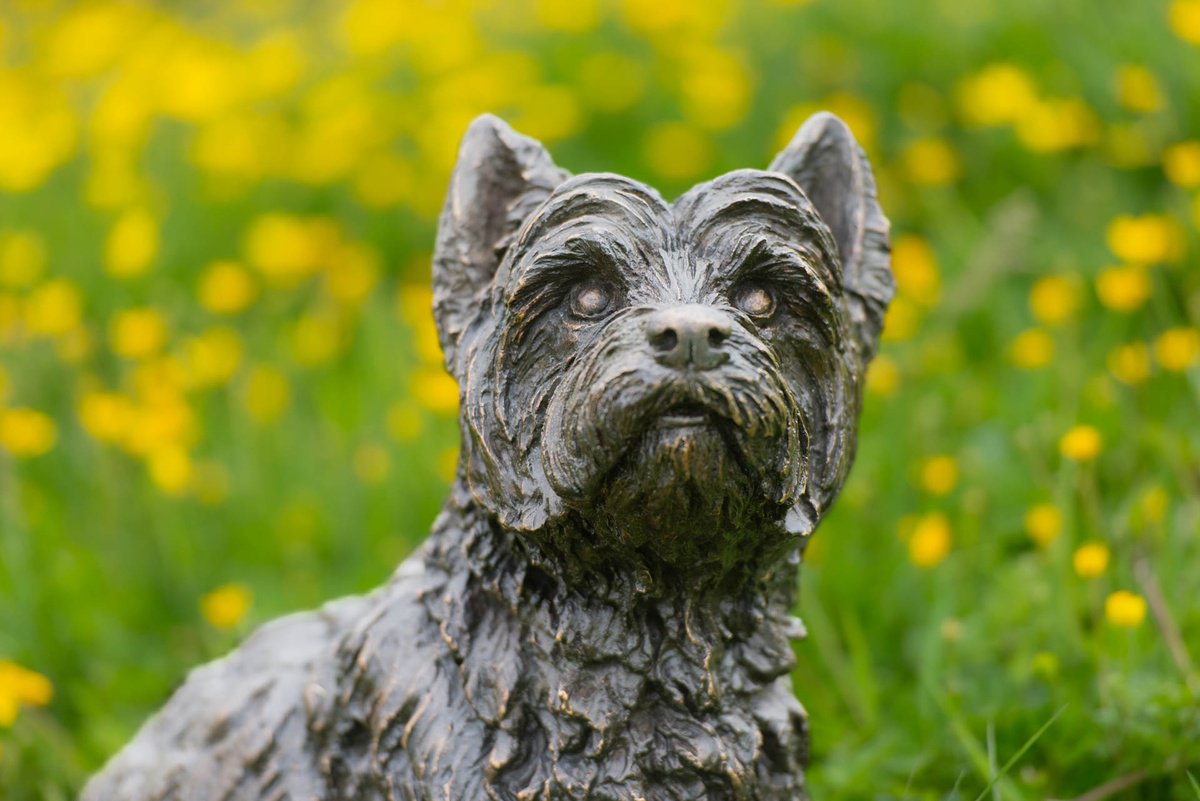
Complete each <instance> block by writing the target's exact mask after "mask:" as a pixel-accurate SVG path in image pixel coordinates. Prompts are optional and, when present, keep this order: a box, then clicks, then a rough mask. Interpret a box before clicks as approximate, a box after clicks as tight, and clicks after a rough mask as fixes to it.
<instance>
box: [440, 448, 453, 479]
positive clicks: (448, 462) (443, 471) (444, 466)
mask: <svg viewBox="0 0 1200 801" xmlns="http://www.w3.org/2000/svg"><path fill="white" fill-rule="evenodd" d="M457 473H458V448H447V449H446V450H444V451H442V452H441V453H440V454H438V458H437V474H438V478H440V479H441V480H442V481H444V482H446V483H447V484H449V483H450V482H452V481H454V477H455V475H456V474H457Z"/></svg>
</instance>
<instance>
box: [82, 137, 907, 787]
mask: <svg viewBox="0 0 1200 801" xmlns="http://www.w3.org/2000/svg"><path fill="white" fill-rule="evenodd" d="M888 254H889V246H888V223H887V220H886V219H885V218H884V216H883V214H882V212H881V211H880V209H879V206H878V204H877V202H876V199H875V186H874V182H873V179H872V177H871V172H870V169H869V167H868V165H867V162H866V159H865V157H864V156H863V154H862V152H861V150H860V149H859V147H858V145H857V144H856V143H855V141H854V139H853V137H852V136H851V134H850V132H849V130H848V129H847V128H846V126H845V125H844V124H843V123H842V122H841V121H839V120H838V119H837V118H835V117H833V116H831V115H828V114H820V115H817V116H815V117H813V118H811V119H810V120H809V121H808V122H806V123H805V124H804V126H803V127H802V128H801V129H800V131H799V132H798V133H797V134H796V137H795V139H793V140H792V142H791V144H789V145H788V146H787V148H786V149H785V150H784V151H783V152H782V153H780V154H779V156H778V157H777V158H776V159H775V161H774V162H772V164H771V166H770V168H769V169H767V170H738V171H736V172H731V173H728V174H726V175H722V176H721V177H719V178H716V179H715V180H713V181H710V182H708V183H705V184H701V185H699V186H697V187H695V188H693V189H692V190H690V191H689V192H687V193H686V194H685V195H684V196H683V197H681V198H679V199H678V200H676V201H675V202H674V203H668V202H665V201H664V200H663V199H662V198H661V197H660V196H659V195H658V193H657V192H655V191H654V190H653V189H651V188H649V187H647V186H645V185H643V184H641V183H638V182H636V181H633V180H630V179H628V178H624V177H621V176H619V175H612V174H605V173H587V174H582V175H576V176H571V175H570V174H568V173H567V172H566V171H564V170H562V169H561V168H559V167H557V166H555V165H554V163H553V162H552V161H551V159H550V157H549V155H548V154H547V153H546V151H545V149H544V148H543V147H542V146H541V145H540V144H539V143H537V142H535V141H534V140H532V139H529V138H527V137H524V136H521V135H519V134H517V133H515V132H514V131H513V130H512V129H510V128H509V127H508V126H507V125H506V124H505V123H503V122H501V121H500V120H498V119H496V118H495V117H491V116H484V117H481V118H479V119H477V120H476V121H475V122H473V123H472V124H471V126H470V128H469V130H468V131H467V133H466V136H465V139H464V141H463V143H462V147H461V151H460V154H459V160H458V165H457V167H456V169H455V171H454V175H453V178H452V179H451V186H450V190H449V196H448V198H447V200H446V206H445V210H444V212H443V214H442V217H441V222H440V228H439V231H438V240H437V250H436V254H435V257H434V314H435V317H436V320H437V325H438V331H439V334H440V337H441V344H442V349H443V351H444V352H445V362H446V367H447V369H448V370H449V371H450V373H451V374H452V375H453V376H454V377H455V378H456V379H457V381H458V383H459V386H460V388H461V411H460V420H461V428H462V447H461V460H460V464H459V468H458V477H457V480H456V482H455V484H454V487H453V490H452V491H451V494H450V498H449V500H448V501H447V503H446V506H445V508H444V510H443V512H442V513H441V515H440V516H439V517H438V519H437V521H436V522H435V523H434V527H433V533H432V535H431V536H430V538H429V539H428V541H427V542H426V543H425V545H424V546H423V547H422V548H421V549H420V550H419V551H417V552H416V553H415V554H413V555H412V556H411V557H410V558H409V559H408V560H407V561H405V562H404V563H403V564H402V565H401V566H400V568H399V570H398V571H397V572H396V574H395V575H394V577H393V578H392V580H391V581H390V582H389V583H388V584H387V585H385V586H383V587H381V588H380V589H378V590H376V591H375V592H374V593H372V594H370V595H368V596H366V597H358V598H349V599H344V600H339V601H335V602H333V603H330V604H328V605H326V606H325V607H323V608H322V609H320V610H318V611H316V612H309V613H305V614H297V615H292V616H290V617H286V618H283V619H280V620H277V621H275V622H273V623H270V624H268V625H266V626H264V627H263V628H261V629H259V630H258V631H257V632H256V633H255V634H254V635H253V636H251V637H250V638H249V639H248V640H247V641H246V642H245V643H244V644H243V645H242V646H241V647H240V648H239V649H238V650H237V651H235V652H234V653H233V654H231V655H230V656H228V657H226V658H224V659H222V660H219V661H217V662H214V663H212V664H209V665H206V666H204V667H202V668H199V669H197V670H196V671H194V672H193V673H192V674H191V675H190V676H189V678H188V679H187V681H186V683H185V684H184V685H183V686H182V687H181V688H180V689H179V690H178V691H177V692H176V693H175V695H174V696H173V697H172V698H171V699H170V701H169V702H168V703H167V704H166V706H165V707H164V708H163V709H162V710H161V711H160V712H159V713H158V714H157V715H156V716H155V717H154V718H152V719H151V720H150V721H149V722H148V723H147V724H146V725H145V726H144V727H143V728H142V730H141V732H140V733H139V734H138V735H137V737H136V739H134V741H133V742H132V743H130V744H129V746H128V747H127V748H125V750H124V751H122V752H121V753H120V754H118V755H117V756H116V757H114V758H113V760H112V761H111V762H110V763H109V764H108V766H107V767H106V768H105V769H104V770H103V771H102V772H101V773H100V774H99V775H98V776H96V777H95V778H94V779H93V780H92V781H91V783H90V784H89V785H88V787H87V789H86V790H85V791H84V796H83V797H84V798H85V799H87V801H102V800H103V801H109V800H112V799H121V800H122V801H142V800H143V799H180V801H217V800H218V799H222V800H225V801H229V800H230V799H247V800H248V799H256V800H257V799H295V800H296V801H300V800H301V799H305V800H307V799H337V800H338V801H351V799H354V800H355V801H362V800H363V799H381V800H382V799H450V800H454V801H456V800H458V799H464V800H465V799H470V800H471V801H475V800H476V799H505V800H506V801H510V800H511V801H515V799H530V800H532V799H613V800H614V801H615V800H617V799H620V800H621V801H634V800H635V799H645V800H647V801H668V799H671V800H674V799H679V800H681V801H682V799H688V800H689V801H693V800H694V799H802V798H805V797H806V794H805V789H804V768H805V762H806V750H807V735H806V724H805V714H804V711H803V709H802V707H801V706H800V704H799V703H798V701H797V700H796V698H795V696H794V695H793V692H792V687H791V684H790V682H789V676H788V672H789V670H790V669H791V667H792V665H793V659H794V657H793V653H792V646H791V641H792V639H794V638H795V637H797V636H799V635H800V633H801V632H802V629H801V627H800V624H799V622H798V621H797V620H796V619H795V618H793V617H791V615H790V609H791V607H792V603H793V594H794V588H795V584H796V572H797V568H798V566H799V563H800V557H801V553H802V551H803V548H804V544H805V542H806V540H807V539H808V537H809V536H810V535H811V534H812V532H813V529H814V528H815V527H816V525H817V523H818V521H819V520H820V519H821V517H822V515H823V514H824V513H825V512H826V511H827V510H828V509H829V506H830V504H831V503H832V502H833V500H834V497H835V496H836V495H837V493H838V490H839V489H840V487H841V485H842V482H843V480H844V479H845V476H846V473H847V471H848V470H849V467H850V463H851V459H852V457H853V451H854V443H855V432H856V425H857V419H858V413H859V406H860V403H861V396H862V385H863V379H864V373H865V371H866V367H867V363H868V361H869V360H870V358H871V356H872V354H873V352H874V350H875V347H876V344H877V341H878V337H879V332H880V328H881V326H882V323H883V316H884V311H885V309H886V307H887V304H888V301H889V299H890V297H891V294H892V278H891V271H890V266H889V255H888ZM812 691H813V692H819V691H820V689H819V688H812Z"/></svg>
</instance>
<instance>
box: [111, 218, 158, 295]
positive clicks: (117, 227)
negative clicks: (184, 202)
mask: <svg viewBox="0 0 1200 801" xmlns="http://www.w3.org/2000/svg"><path fill="white" fill-rule="evenodd" d="M157 255H158V222H157V221H156V220H155V219H154V216H153V215H151V214H150V212H149V211H147V210H146V209H131V210H129V211H126V212H125V213H124V214H122V215H121V216H120V217H118V218H117V221H116V223H114V224H113V227H112V228H111V229H110V230H109V232H108V240H107V242H106V244H105V250H104V269H105V270H106V271H107V272H108V274H109V275H112V276H116V277H117V278H132V277H134V276H138V275H141V274H142V273H144V272H146V270H148V269H150V265H151V264H152V263H153V262H154V258H155V256H157Z"/></svg>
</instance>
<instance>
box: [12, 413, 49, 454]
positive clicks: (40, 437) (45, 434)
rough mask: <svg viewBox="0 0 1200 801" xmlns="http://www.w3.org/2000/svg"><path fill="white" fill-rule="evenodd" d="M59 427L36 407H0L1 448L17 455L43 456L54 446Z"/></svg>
mask: <svg viewBox="0 0 1200 801" xmlns="http://www.w3.org/2000/svg"><path fill="white" fill-rule="evenodd" d="M57 439H58V428H57V427H56V426H55V425H54V420H52V419H51V418H50V417H49V416H48V415H45V414H42V413H41V412H39V411H36V410H34V409H26V408H16V409H0V448H3V449H4V450H6V451H8V452H9V453H11V454H12V455H13V456H17V457H22V458H25V457H30V456H41V455H42V454H44V453H46V452H47V451H49V450H50V449H51V448H53V447H54V443H55V441H57Z"/></svg>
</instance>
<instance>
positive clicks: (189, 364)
mask: <svg viewBox="0 0 1200 801" xmlns="http://www.w3.org/2000/svg"><path fill="white" fill-rule="evenodd" d="M242 350H243V348H242V339H241V337H239V336H238V334H237V332H236V331H234V330H233V329H231V328H225V327H222V326H217V327H214V328H209V329H207V330H205V331H204V332H202V333H201V334H200V335H199V336H194V337H190V338H189V339H187V340H185V341H184V343H183V347H182V354H181V358H180V364H181V366H182V368H183V373H184V382H185V383H186V386H187V387H188V388H189V389H207V388H210V387H218V386H221V385H223V384H225V383H227V382H228V381H229V379H231V378H233V375H234V373H236V372H237V369H238V366H239V365H240V364H241V363H242Z"/></svg>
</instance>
